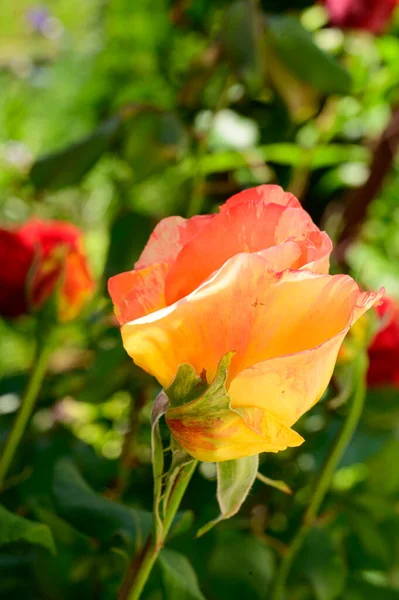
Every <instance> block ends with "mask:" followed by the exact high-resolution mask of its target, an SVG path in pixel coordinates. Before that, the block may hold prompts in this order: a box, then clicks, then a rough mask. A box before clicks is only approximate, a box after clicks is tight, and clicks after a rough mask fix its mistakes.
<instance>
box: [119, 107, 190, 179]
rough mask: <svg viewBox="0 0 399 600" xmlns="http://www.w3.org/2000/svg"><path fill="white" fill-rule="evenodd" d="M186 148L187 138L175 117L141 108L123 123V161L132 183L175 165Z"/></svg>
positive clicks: (163, 112) (171, 114) (178, 118)
mask: <svg viewBox="0 0 399 600" xmlns="http://www.w3.org/2000/svg"><path fill="white" fill-rule="evenodd" d="M143 140H145V143H143ZM187 147H188V135H187V132H186V130H185V128H184V125H183V123H182V121H181V119H180V117H179V115H178V114H176V113H173V112H165V111H159V110H153V109H150V108H147V109H145V108H144V109H142V110H140V111H138V112H137V114H133V115H132V117H131V118H130V119H128V120H126V123H125V126H124V143H123V158H124V159H125V160H126V162H127V163H129V165H130V166H131V167H132V169H133V170H134V175H135V179H136V181H142V180H143V179H146V178H147V177H149V176H150V175H153V174H154V173H156V172H159V171H163V170H164V169H166V168H167V167H168V166H170V165H171V164H175V163H176V162H177V161H178V160H180V159H181V158H182V156H183V155H184V154H185V153H186V150H187Z"/></svg>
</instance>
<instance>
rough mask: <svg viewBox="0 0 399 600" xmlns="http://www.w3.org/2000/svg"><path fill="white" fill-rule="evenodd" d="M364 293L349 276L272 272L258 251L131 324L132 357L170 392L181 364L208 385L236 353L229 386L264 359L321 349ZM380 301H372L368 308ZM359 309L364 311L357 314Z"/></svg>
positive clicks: (126, 332)
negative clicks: (226, 357) (226, 358)
mask: <svg viewBox="0 0 399 600" xmlns="http://www.w3.org/2000/svg"><path fill="white" fill-rule="evenodd" d="M362 298H363V296H362V295H361V294H360V292H359V288H358V286H357V284H356V283H355V282H354V281H353V280H352V279H351V278H350V277H348V276H346V275H335V276H331V275H315V274H312V273H310V272H308V271H292V272H285V273H283V274H281V275H277V274H276V273H273V272H271V271H270V270H269V269H268V264H267V261H266V260H265V259H264V258H263V257H262V256H259V255H257V254H239V255H236V256H235V257H233V258H232V259H230V260H229V261H228V262H227V263H226V264H225V265H224V266H223V267H222V268H221V269H220V270H219V271H218V272H216V273H215V274H214V275H213V277H212V278H210V279H209V280H208V281H206V282H205V283H204V284H203V285H201V286H200V287H199V288H198V289H197V290H195V291H194V292H193V293H192V294H190V295H189V296H187V297H185V298H183V299H182V300H179V301H178V302H176V303H175V304H174V305H172V306H169V307H167V308H164V309H162V310H160V311H157V312H155V313H153V314H151V315H148V316H147V317H143V318H141V319H138V320H136V321H132V322H130V323H126V324H125V325H124V326H123V327H122V337H123V340H124V345H125V348H126V350H127V352H128V354H129V355H130V356H131V357H132V358H133V359H134V361H135V362H136V363H137V364H138V365H139V366H141V367H142V368H143V369H145V370H147V371H148V372H150V373H151V374H153V375H154V376H155V377H156V378H157V379H158V381H159V382H160V383H161V385H163V386H164V387H167V386H168V385H170V383H171V382H172V380H173V378H174V376H175V374H176V371H177V368H178V366H179V365H180V364H182V363H189V364H191V365H192V366H193V367H194V369H195V370H196V372H197V373H198V374H199V373H201V372H202V371H203V370H204V369H205V371H206V376H207V380H208V381H211V380H212V379H213V377H214V375H215V372H216V369H217V365H218V363H219V360H220V359H221V357H222V356H224V355H225V354H227V352H230V351H232V350H234V351H235V352H236V355H235V356H234V358H233V360H232V363H231V366H230V370H229V375H230V381H231V379H233V378H234V377H235V376H236V375H237V374H238V373H240V372H241V371H243V370H244V369H246V368H248V367H251V366H253V365H255V364H256V363H259V362H261V361H265V360H268V359H271V358H277V357H281V356H285V355H289V354H294V353H298V352H303V351H305V350H311V349H313V348H316V347H317V346H319V345H320V344H323V343H324V342H326V341H327V340H329V339H330V338H332V337H334V336H336V335H338V334H339V333H340V332H342V331H343V330H344V329H346V328H347V327H348V326H349V325H350V323H351V320H352V319H353V318H354V313H355V311H356V310H357V309H356V304H359V302H360V299H362ZM375 300H376V296H375V295H370V296H367V301H365V307H363V309H362V310H363V311H364V310H367V308H368V306H369V304H370V303H372V302H374V301H375ZM358 310H360V309H358Z"/></svg>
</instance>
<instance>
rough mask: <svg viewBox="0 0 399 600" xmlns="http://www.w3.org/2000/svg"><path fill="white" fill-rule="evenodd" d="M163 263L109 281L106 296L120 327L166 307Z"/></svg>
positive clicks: (165, 265)
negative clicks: (109, 300)
mask: <svg viewBox="0 0 399 600" xmlns="http://www.w3.org/2000/svg"><path fill="white" fill-rule="evenodd" d="M168 269H169V267H168V265H167V264H165V263H161V264H155V265H151V266H149V267H147V268H146V269H139V270H137V271H128V272H126V273H121V274H120V275H115V276H114V277H111V278H110V279H109V280H108V292H109V295H110V296H111V298H112V302H113V304H114V310H115V316H116V318H117V319H118V322H119V323H120V325H123V324H124V323H127V322H128V321H132V320H134V319H138V318H139V317H143V316H144V315H148V314H150V313H152V312H154V311H156V310H159V309H161V308H163V307H164V306H165V293H164V288H165V277H166V273H167V272H168Z"/></svg>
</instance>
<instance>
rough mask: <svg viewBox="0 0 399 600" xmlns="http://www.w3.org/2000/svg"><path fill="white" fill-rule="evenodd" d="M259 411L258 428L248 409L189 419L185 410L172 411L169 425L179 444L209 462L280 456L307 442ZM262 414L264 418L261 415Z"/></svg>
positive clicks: (182, 408) (273, 418)
mask: <svg viewBox="0 0 399 600" xmlns="http://www.w3.org/2000/svg"><path fill="white" fill-rule="evenodd" d="M256 410H258V414H257V415H256V419H255V420H256V423H257V424H256V426H253V427H251V426H248V425H247V424H246V421H247V422H248V423H249V425H251V424H253V421H254V419H253V415H252V414H251V411H247V409H243V410H242V414H238V413H236V412H235V411H232V410H229V409H226V410H224V411H218V412H217V413H216V414H211V415H209V416H208V417H207V418H204V417H199V418H195V416H194V415H192V414H189V415H187V414H186V412H185V407H184V406H183V407H181V408H178V409H170V410H168V411H167V413H166V421H167V423H168V426H169V428H170V430H171V432H172V434H173V437H174V438H175V439H176V441H177V442H178V443H179V444H180V445H181V446H182V447H183V448H185V450H187V452H188V453H189V454H191V456H193V457H194V458H196V459H198V460H201V461H205V462H220V461H224V460H233V459H235V458H242V457H244V456H252V455H254V454H260V453H261V452H279V451H281V450H285V449H286V448H287V447H289V446H299V445H300V444H302V442H303V438H302V437H301V436H300V435H298V434H297V433H295V431H293V430H292V429H289V428H288V427H286V426H285V425H284V424H283V423H280V422H279V421H278V420H277V419H276V418H275V417H274V416H273V415H267V414H266V413H265V411H260V410H259V409H256ZM260 413H262V415H260Z"/></svg>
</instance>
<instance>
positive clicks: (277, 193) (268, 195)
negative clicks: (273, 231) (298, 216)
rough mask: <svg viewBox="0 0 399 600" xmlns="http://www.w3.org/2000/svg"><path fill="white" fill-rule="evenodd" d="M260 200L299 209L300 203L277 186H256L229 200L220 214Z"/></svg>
mask: <svg viewBox="0 0 399 600" xmlns="http://www.w3.org/2000/svg"><path fill="white" fill-rule="evenodd" d="M252 200H255V201H259V200H262V201H263V202H265V203H266V204H280V205H281V206H293V207H295V208H301V203H300V202H299V200H298V199H297V198H295V196H294V195H293V194H290V193H289V192H285V191H284V190H283V188H281V187H280V186H279V185H258V186H257V187H253V188H250V189H248V190H244V191H243V192H240V193H239V194H235V195H234V196H232V197H231V198H229V199H228V200H227V201H226V202H225V203H224V204H222V206H220V208H219V210H220V212H223V211H225V210H228V209H230V208H232V207H233V206H235V205H236V204H241V203H244V204H246V203H247V202H250V201H252Z"/></svg>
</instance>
